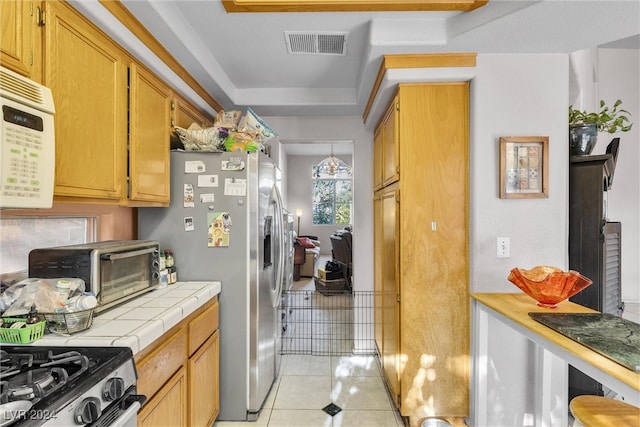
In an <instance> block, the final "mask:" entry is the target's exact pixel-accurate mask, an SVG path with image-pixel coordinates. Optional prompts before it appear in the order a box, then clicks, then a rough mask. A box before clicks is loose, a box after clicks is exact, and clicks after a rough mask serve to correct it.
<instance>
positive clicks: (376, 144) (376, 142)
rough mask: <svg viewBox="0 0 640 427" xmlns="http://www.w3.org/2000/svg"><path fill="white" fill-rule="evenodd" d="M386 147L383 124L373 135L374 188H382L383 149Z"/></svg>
mask: <svg viewBox="0 0 640 427" xmlns="http://www.w3.org/2000/svg"><path fill="white" fill-rule="evenodd" d="M383 148H384V125H383V124H381V125H380V126H378V128H377V129H376V132H375V134H374V135H373V189H374V191H375V190H379V189H380V188H382V184H383V179H382V162H383V159H382V150H383Z"/></svg>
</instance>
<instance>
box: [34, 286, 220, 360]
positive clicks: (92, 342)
mask: <svg viewBox="0 0 640 427" xmlns="http://www.w3.org/2000/svg"><path fill="white" fill-rule="evenodd" d="M220 290H221V283H220V282H177V283H176V284H174V285H170V286H168V287H166V288H164V289H157V290H155V291H151V292H148V293H146V294H144V295H142V296H140V297H138V298H135V299H133V300H131V301H128V302H126V303H124V304H122V305H120V306H118V307H115V308H113V309H111V310H107V311H105V312H102V313H98V314H97V315H96V316H94V318H93V324H92V326H91V327H90V328H89V329H87V330H86V331H82V332H78V333H75V334H72V335H68V336H63V335H59V334H46V335H45V336H44V337H42V338H41V339H39V340H38V341H35V342H34V343H32V344H31V345H37V346H74V347H83V346H85V347H97V346H101V347H105V346H120V347H130V348H131V349H132V350H133V353H134V354H136V353H138V352H139V351H140V350H143V349H144V348H145V347H146V346H147V345H149V344H151V343H152V342H153V341H155V340H156V339H157V338H159V337H160V336H161V335H162V334H164V333H165V332H167V331H168V330H169V329H171V328H172V327H173V326H175V325H177V324H178V323H179V322H180V321H181V320H182V319H184V318H186V317H187V316H189V315H190V314H191V313H193V312H194V311H196V310H197V309H198V308H200V307H202V306H203V305H204V304H205V303H207V302H208V301H209V300H211V299H212V298H213V297H215V296H216V295H218V294H219V293H220Z"/></svg>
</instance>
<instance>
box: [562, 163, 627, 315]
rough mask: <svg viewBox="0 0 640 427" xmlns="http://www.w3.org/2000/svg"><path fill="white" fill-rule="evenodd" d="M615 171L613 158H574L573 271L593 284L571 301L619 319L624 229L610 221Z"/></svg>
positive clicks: (571, 176) (571, 194) (571, 182)
mask: <svg viewBox="0 0 640 427" xmlns="http://www.w3.org/2000/svg"><path fill="white" fill-rule="evenodd" d="M614 167H615V163H614V160H613V157H612V155H611V154H604V155H598V156H574V157H571V166H570V168H569V268H571V269H572V270H576V271H578V272H580V273H581V274H582V275H584V276H586V277H588V278H589V279H591V280H593V284H592V285H591V286H589V287H587V288H586V289H584V290H583V291H582V292H580V293H578V294H577V295H575V296H574V297H572V298H571V301H573V302H575V303H577V304H580V305H584V306H586V307H589V308H592V309H594V310H598V311H600V312H603V313H611V314H618V315H619V314H620V306H621V288H620V286H621V283H620V276H621V271H620V256H621V246H620V245H621V230H622V226H621V224H620V223H619V222H612V221H609V220H608V218H607V217H608V215H607V192H608V190H609V185H610V183H611V179H610V178H611V176H612V175H613V170H614Z"/></svg>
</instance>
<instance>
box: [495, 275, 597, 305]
mask: <svg viewBox="0 0 640 427" xmlns="http://www.w3.org/2000/svg"><path fill="white" fill-rule="evenodd" d="M508 279H509V281H510V282H511V283H513V284H514V285H516V286H517V287H518V288H520V289H521V290H522V291H523V292H524V293H525V294H527V295H529V296H530V297H531V298H533V299H534V300H536V301H538V305H539V306H540V307H547V308H556V307H557V305H556V304H558V303H559V302H561V301H564V300H566V299H567V298H570V297H572V296H574V295H575V294H577V293H578V292H580V291H581V290H583V289H584V288H586V287H587V286H589V285H590V284H591V283H593V282H592V281H591V279H589V278H587V277H585V276H583V275H582V274H580V273H578V272H577V271H573V270H570V271H562V270H561V269H559V268H557V267H550V266H546V265H539V266H537V267H533V268H532V269H530V270H524V269H522V268H514V269H513V270H511V273H510V274H509V277H508Z"/></svg>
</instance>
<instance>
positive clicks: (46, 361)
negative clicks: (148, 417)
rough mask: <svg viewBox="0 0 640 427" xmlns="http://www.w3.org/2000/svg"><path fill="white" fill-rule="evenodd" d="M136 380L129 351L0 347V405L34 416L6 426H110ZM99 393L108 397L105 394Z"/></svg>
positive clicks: (126, 404) (133, 387)
mask: <svg viewBox="0 0 640 427" xmlns="http://www.w3.org/2000/svg"><path fill="white" fill-rule="evenodd" d="M0 1H1V0H0ZM136 379H137V378H136V370H135V362H134V359H133V352H132V351H131V349H130V348H128V347H45V346H36V345H34V346H9V345H4V344H3V345H2V349H1V352H0V404H1V405H18V404H19V403H21V402H28V403H29V404H31V405H32V406H31V409H30V411H29V413H30V414H35V415H33V417H31V415H29V416H27V417H24V418H20V419H18V420H13V421H12V422H13V424H12V426H11V427H45V426H46V427H53V426H56V427H58V426H65V427H66V426H72V425H77V421H76V418H75V417H76V415H77V414H79V413H82V414H84V415H87V417H89V418H91V422H88V423H84V424H86V425H89V424H91V425H100V426H103V427H106V426H107V425H111V423H110V421H109V420H110V419H111V418H110V417H111V413H112V412H113V413H118V414H119V413H120V412H121V410H120V408H121V407H122V408H123V410H124V408H125V407H128V406H129V405H130V402H128V401H126V402H125V394H126V395H127V396H128V395H130V394H132V393H134V394H135V392H136ZM103 390H110V392H111V394H109V395H104V394H103ZM114 393H115V394H114ZM4 407H5V406H3V408H4ZM114 408H115V409H114ZM0 412H1V411H0ZM52 414H55V418H53V417H51V415H52ZM0 415H1V413H0ZM95 418H102V419H101V420H100V421H96V420H95ZM94 422H98V423H99V424H92V423H94ZM118 425H120V424H118ZM3 426H4V425H3V424H2V423H1V422H0V427H3Z"/></svg>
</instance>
